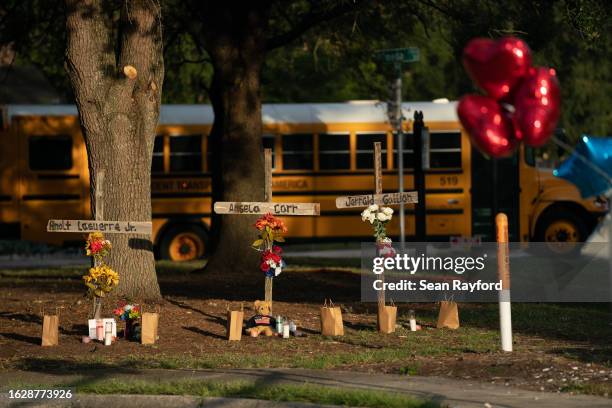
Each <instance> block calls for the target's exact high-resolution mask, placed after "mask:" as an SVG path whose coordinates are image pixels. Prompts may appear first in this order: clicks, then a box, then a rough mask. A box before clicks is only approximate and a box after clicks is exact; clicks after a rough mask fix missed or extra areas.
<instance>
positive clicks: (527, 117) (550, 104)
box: [512, 67, 561, 147]
mask: <svg viewBox="0 0 612 408" xmlns="http://www.w3.org/2000/svg"><path fill="white" fill-rule="evenodd" d="M560 105H561V95H560V91H559V81H557V76H556V74H555V70H554V69H552V68H542V67H539V68H531V69H530V70H529V73H528V74H527V76H526V77H525V78H524V79H523V81H522V82H521V84H520V85H519V87H518V89H517V90H516V93H515V95H514V116H513V117H512V121H513V124H514V129H515V136H516V138H517V139H519V140H523V141H524V142H525V144H527V145H529V146H533V147H539V146H542V145H544V144H545V143H546V142H547V141H548V139H549V138H550V136H551V135H552V134H553V132H554V130H555V127H556V126H557V121H558V120H559V115H560V113H561V112H560V109H559V107H560Z"/></svg>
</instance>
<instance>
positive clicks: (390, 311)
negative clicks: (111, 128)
mask: <svg viewBox="0 0 612 408" xmlns="http://www.w3.org/2000/svg"><path fill="white" fill-rule="evenodd" d="M396 318H397V307H396V306H394V305H391V306H385V305H380V306H378V331H379V332H381V333H385V334H389V333H394V332H395V321H396Z"/></svg>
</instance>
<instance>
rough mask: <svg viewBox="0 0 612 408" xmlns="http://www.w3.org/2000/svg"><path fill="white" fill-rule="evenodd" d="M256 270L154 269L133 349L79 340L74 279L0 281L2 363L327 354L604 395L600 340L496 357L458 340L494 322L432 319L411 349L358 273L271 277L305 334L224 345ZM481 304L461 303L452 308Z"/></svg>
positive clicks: (85, 307)
mask: <svg viewBox="0 0 612 408" xmlns="http://www.w3.org/2000/svg"><path fill="white" fill-rule="evenodd" d="M258 278H260V277H259V276H257V277H254V278H250V277H243V276H240V275H239V274H236V276H214V275H211V274H208V275H194V274H189V273H169V274H161V275H160V285H161V288H162V292H163V293H164V302H163V304H162V305H161V318H160V319H161V320H160V333H159V334H160V338H159V341H158V343H157V344H155V345H154V346H141V345H140V344H138V343H133V342H128V341H126V340H123V339H119V340H118V341H117V342H116V343H115V344H114V345H113V346H111V347H105V346H104V345H102V344H101V343H90V344H83V343H81V337H82V336H83V335H86V334H87V328H86V322H87V319H88V317H89V314H90V313H91V301H90V300H89V299H87V298H84V297H83V292H84V290H83V287H82V284H81V282H80V281H79V279H77V278H66V279H44V278H40V277H34V278H32V279H29V280H28V279H26V280H20V279H18V280H15V279H8V280H7V279H0V367H4V368H23V369H31V370H56V369H67V370H73V369H74V370H78V369H82V370H88V369H90V368H91V367H95V366H100V367H104V366H105V365H106V366H109V365H112V364H121V363H122V362H125V360H126V359H128V358H130V359H132V360H131V361H132V362H134V361H147V362H151V361H153V362H154V361H162V362H164V363H163V364H168V363H166V362H167V361H174V363H173V364H175V365H184V366H194V365H195V366H200V367H206V366H207V364H210V365H214V364H218V365H225V366H228V367H236V368H238V367H240V366H257V365H266V366H289V367H290V366H295V365H299V364H303V362H304V361H307V360H309V359H315V358H322V356H328V357H329V359H322V360H321V361H322V362H321V364H322V368H331V367H334V368H342V369H349V370H358V371H370V372H386V373H402V374H407V375H436V376H444V377H452V378H459V379H467V380H473V381H484V382H490V383H495V384H506V385H508V386H517V387H522V388H528V389H534V390H546V391H559V390H570V391H571V390H579V391H580V390H582V391H581V392H592V393H597V394H600V395H606V396H607V393H609V392H611V391H612V369H611V368H610V362H609V360H605V356H609V355H610V352H611V350H610V348H609V346H607V345H606V344H607V342H605V341H604V339H595V340H593V341H583V340H572V339H558V338H554V337H545V336H536V335H533V334H532V333H515V346H514V347H515V350H516V351H515V352H513V353H507V354H504V353H501V352H499V351H497V346H496V345H497V341H496V340H495V339H493V340H490V341H489V343H488V345H487V343H486V342H485V345H484V346H483V345H482V344H480V343H477V345H476V346H474V345H470V344H467V342H466V336H465V333H470V335H472V334H471V333H472V332H473V335H474V336H478V335H480V334H482V335H483V336H487V335H488V336H489V338H491V329H494V327H471V328H460V329H459V330H458V331H456V332H450V331H448V330H437V329H435V328H433V327H432V326H431V324H430V325H429V326H425V327H424V331H423V332H419V334H418V335H419V336H421V337H420V338H419V341H421V339H422V341H423V342H427V345H431V350H430V351H427V350H429V349H427V348H426V347H423V345H419V346H418V347H417V346H415V351H414V353H412V352H410V350H409V349H408V350H407V347H406V344H407V342H409V341H412V342H413V344H414V341H415V340H414V338H413V339H410V337H411V336H415V335H414V334H412V333H411V332H409V331H407V330H405V329H401V330H399V331H398V332H397V333H395V334H392V335H378V334H377V333H375V332H374V328H375V324H376V316H375V305H371V304H370V305H368V304H363V303H360V302H359V299H358V296H359V293H360V289H359V284H360V282H359V277H356V276H355V275H351V274H347V273H339V272H333V271H326V272H322V273H293V274H283V275H281V277H279V278H278V279H277V280H276V281H275V284H274V295H275V302H274V314H275V315H278V314H280V315H284V316H289V317H290V318H291V319H292V320H294V321H295V322H296V323H297V324H298V326H299V328H300V329H301V330H303V331H304V332H305V333H307V334H308V336H307V337H305V338H292V339H290V340H282V339H279V338H256V339H254V338H249V337H248V336H243V339H242V341H240V342H228V341H226V340H225V324H226V322H225V316H226V310H227V308H228V307H233V308H236V307H239V305H240V303H241V301H244V299H248V301H247V302H245V303H244V306H245V319H248V318H249V317H250V316H251V315H252V314H254V313H253V312H252V301H253V300H255V299H258V298H261V295H263V278H262V279H258ZM330 297H331V298H332V299H334V301H335V302H336V303H337V304H341V305H342V307H343V317H344V322H345V328H346V336H344V337H342V338H334V339H330V338H325V337H322V336H320V334H319V329H320V326H319V324H320V323H319V307H320V305H321V304H322V303H323V300H324V299H325V298H330ZM43 307H44V308H45V309H46V310H52V309H54V308H55V307H58V308H59V310H60V326H61V328H60V344H59V346H57V347H41V346H40V335H41V330H42V329H41V325H42V323H41V310H42V308H43ZM114 307H115V303H114V302H106V304H105V305H104V310H105V313H104V315H105V316H109V317H110V316H111V310H112V308H114ZM479 307H480V306H479V305H462V306H461V308H462V310H466V308H476V309H478V308H479ZM145 309H149V310H153V309H155V306H153V305H145ZM408 309H416V310H417V316H427V319H428V321H430V322H431V321H433V319H434V318H435V314H436V310H437V309H436V306H435V305H433V304H418V305H401V306H400V307H399V316H400V319H399V323H400V324H404V325H406V324H407V322H406V321H405V316H406V315H407V311H408ZM122 328H123V323H122V322H119V323H118V329H119V331H121V330H122ZM468 330H472V332H467V331H468ZM462 331H464V332H463V337H462ZM606 347H608V348H606ZM445 348H447V349H446V350H445ZM385 350H388V351H389V352H390V353H391V354H390V355H389V356H386V357H384V363H381V362H379V361H381V359H378V360H376V358H374V359H368V358H365V357H364V359H363V361H359V362H355V361H352V360H350V359H346V358H340V359H334V356H338V355H344V356H346V355H357V354H359V353H362V354H364V355H366V356H367V353H374V352H377V351H385ZM394 350H398V352H397V356H393V351H394ZM215 356H219V361H215ZM601 356H604V357H603V358H602V357H601ZM198 361H202V363H198ZM298 361H299V364H298ZM163 364H162V366H163Z"/></svg>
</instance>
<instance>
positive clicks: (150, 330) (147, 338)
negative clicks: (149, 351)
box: [140, 312, 159, 344]
mask: <svg viewBox="0 0 612 408" xmlns="http://www.w3.org/2000/svg"><path fill="white" fill-rule="evenodd" d="M158 323H159V313H149V312H145V313H143V314H142V327H141V330H142V332H141V334H140V343H141V344H155V342H156V341H157V325H158Z"/></svg>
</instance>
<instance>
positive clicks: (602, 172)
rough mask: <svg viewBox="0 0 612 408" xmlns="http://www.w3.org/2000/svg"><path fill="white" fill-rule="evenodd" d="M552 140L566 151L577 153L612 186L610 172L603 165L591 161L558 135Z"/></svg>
mask: <svg viewBox="0 0 612 408" xmlns="http://www.w3.org/2000/svg"><path fill="white" fill-rule="evenodd" d="M551 140H552V141H553V142H555V144H556V145H557V146H559V147H561V148H562V149H564V150H565V151H567V152H568V153H570V154H573V155H575V156H576V157H577V158H579V159H580V160H582V161H583V162H584V163H585V164H586V165H587V166H589V167H590V168H591V169H592V170H594V171H595V172H596V173H597V174H599V175H600V176H601V177H603V178H604V179H605V180H606V182H607V183H608V185H610V186H612V179H611V178H610V177H609V176H608V174H607V173H606V172H605V171H604V170H602V169H601V167H599V166H598V165H596V164H595V163H593V162H591V161H590V160H589V159H588V158H587V157H585V156H584V155H583V154H581V153H578V152H577V151H576V149H574V148H573V147H572V146H570V145H568V144H567V143H565V142H562V141H561V140H559V139H557V137H556V136H552V137H551Z"/></svg>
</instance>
